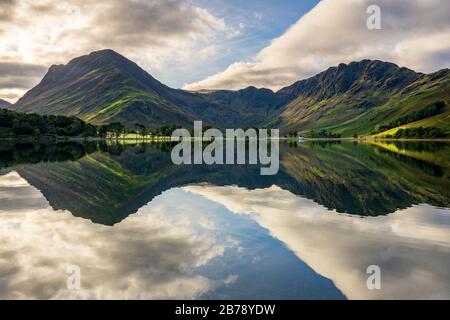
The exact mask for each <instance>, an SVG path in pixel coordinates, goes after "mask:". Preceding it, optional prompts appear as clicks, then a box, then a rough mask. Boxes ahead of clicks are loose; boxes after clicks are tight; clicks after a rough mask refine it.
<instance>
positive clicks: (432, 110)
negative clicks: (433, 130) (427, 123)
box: [374, 101, 446, 133]
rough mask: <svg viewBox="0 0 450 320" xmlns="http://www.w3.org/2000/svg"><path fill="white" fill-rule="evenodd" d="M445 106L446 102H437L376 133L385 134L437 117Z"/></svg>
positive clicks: (390, 123)
mask: <svg viewBox="0 0 450 320" xmlns="http://www.w3.org/2000/svg"><path fill="white" fill-rule="evenodd" d="M445 106H446V103H445V102H444V101H436V102H434V103H431V104H429V105H427V106H425V107H424V108H422V109H420V110H417V111H414V112H410V113H408V114H406V115H404V116H402V117H400V118H398V119H396V120H394V121H391V122H389V123H388V124H386V125H382V126H379V127H377V128H376V129H375V132H374V133H380V132H384V131H387V130H390V129H392V128H396V127H399V126H403V125H405V124H408V123H411V122H415V121H419V120H422V119H426V118H429V117H432V116H435V115H437V114H439V113H440V112H441V111H442V109H443V108H444V107H445Z"/></svg>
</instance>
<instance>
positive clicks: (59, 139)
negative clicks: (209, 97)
mask: <svg viewBox="0 0 450 320" xmlns="http://www.w3.org/2000/svg"><path fill="white" fill-rule="evenodd" d="M221 139H223V140H228V139H226V138H221ZM190 140H191V141H198V140H197V139H196V138H190ZM267 140H280V141H289V142H298V143H303V142H308V141H350V142H355V141H356V142H377V141H388V142H389V141H392V142H396V141H408V142H414V141H416V142H420V141H423V142H427V141H428V142H450V138H439V139H421V138H402V139H393V138H371V137H364V138H351V137H349V138H304V139H303V140H302V141H299V140H298V138H289V137H279V138H276V139H272V138H270V137H269V138H267ZM0 141H11V142H23V143H32V142H39V143H59V142H96V141H98V142H102V141H104V142H113V141H129V142H136V143H147V142H179V141H180V140H179V139H175V138H172V137H170V136H158V137H153V138H144V139H142V138H141V139H136V138H99V137H34V136H19V137H0ZM203 141H205V142H211V140H203Z"/></svg>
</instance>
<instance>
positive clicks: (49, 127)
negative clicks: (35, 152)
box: [0, 109, 96, 136]
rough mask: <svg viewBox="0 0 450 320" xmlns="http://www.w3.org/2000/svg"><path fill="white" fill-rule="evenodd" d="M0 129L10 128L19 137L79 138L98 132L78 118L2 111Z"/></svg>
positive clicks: (0, 113) (0, 111)
mask: <svg viewBox="0 0 450 320" xmlns="http://www.w3.org/2000/svg"><path fill="white" fill-rule="evenodd" d="M0 127H2V128H9V129H11V130H12V131H13V132H14V133H15V134H17V135H40V134H45V135H59V136H79V135H91V134H92V133H94V132H96V128H95V126H93V125H91V124H88V123H85V122H84V121H83V120H80V119H78V118H76V117H65V116H54V115H50V116H41V115H38V114H34V113H30V114H27V113H19V112H14V111H10V110H5V109H0Z"/></svg>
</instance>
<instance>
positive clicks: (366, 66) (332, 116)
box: [269, 60, 450, 136]
mask: <svg viewBox="0 0 450 320" xmlns="http://www.w3.org/2000/svg"><path fill="white" fill-rule="evenodd" d="M277 95H278V96H280V97H282V98H283V97H284V99H286V100H288V101H289V99H290V98H293V99H292V101H291V102H288V103H287V105H286V107H285V108H284V110H283V112H281V114H280V115H279V116H278V117H276V118H273V119H272V120H271V121H270V122H269V123H270V125H272V126H279V127H281V128H283V130H284V131H290V130H299V131H300V132H302V133H307V132H310V131H312V130H314V131H319V130H326V131H330V132H335V133H341V134H342V135H343V136H351V135H353V134H355V133H356V134H360V135H361V134H362V135H368V134H370V133H371V132H373V131H374V130H375V129H376V128H377V126H382V125H383V124H387V123H388V122H390V121H392V120H393V119H395V118H399V117H402V116H403V115H405V114H407V113H409V112H412V111H415V110H419V109H420V108H423V107H424V106H426V105H427V104H429V103H432V102H435V101H438V100H443V101H447V102H448V101H449V100H450V70H448V69H445V70H441V71H439V72H436V73H433V74H429V75H426V74H421V73H416V72H414V71H412V70H409V69H406V68H399V67H398V66H396V65H395V64H392V63H386V62H381V61H371V60H363V61H361V62H353V63H350V64H349V65H344V64H341V65H339V66H338V67H335V68H330V69H328V70H327V71H325V72H322V73H320V74H318V75H317V76H314V77H312V78H310V79H306V80H302V81H299V82H297V83H295V84H294V85H292V86H290V87H287V88H284V89H281V90H280V91H279V92H277ZM445 112H448V109H446V110H443V113H445ZM431 120H432V121H430V122H429V123H427V125H429V126H437V127H441V128H445V129H446V130H448V128H450V122H448V116H446V115H445V114H444V115H439V116H436V117H435V119H431ZM434 120H435V121H434Z"/></svg>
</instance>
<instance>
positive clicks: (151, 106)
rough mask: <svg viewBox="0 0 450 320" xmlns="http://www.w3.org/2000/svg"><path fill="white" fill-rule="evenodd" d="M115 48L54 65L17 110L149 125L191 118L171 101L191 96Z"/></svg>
mask: <svg viewBox="0 0 450 320" xmlns="http://www.w3.org/2000/svg"><path fill="white" fill-rule="evenodd" d="M178 95H179V92H177V90H173V89H171V88H169V87H167V86H165V85H163V84H162V83H160V82H159V81H157V80H156V79H154V78H153V77H152V76H150V75H149V74H148V73H147V72H145V71H144V70H142V69H141V68H140V67H139V66H138V65H137V64H135V63H133V62H131V61H130V60H128V59H126V58H125V57H123V56H121V55H120V54H118V53H116V52H114V51H112V50H103V51H98V52H93V53H91V54H89V55H87V56H82V57H79V58H76V59H73V60H72V61H70V62H69V63H68V64H67V65H58V66H52V67H50V69H49V70H48V72H47V74H46V75H45V77H44V78H43V79H42V81H41V82H40V83H39V84H38V85H37V86H36V87H34V88H33V89H31V90H30V91H28V92H27V93H26V94H25V96H23V97H22V98H21V99H19V101H17V103H16V104H15V105H14V106H13V109H14V110H16V111H21V112H37V113H40V114H62V115H74V116H77V117H80V118H82V119H83V120H86V121H90V122H93V123H97V124H100V123H108V122H115V121H120V122H123V123H125V124H127V125H130V124H134V123H135V122H141V123H144V124H147V125H149V126H152V125H153V126H160V125H163V124H173V123H178V124H181V125H188V124H190V123H191V122H192V119H191V117H190V116H189V115H188V114H186V113H185V112H183V110H181V109H179V108H177V107H176V106H175V105H174V104H173V103H172V101H173V100H176V99H178V98H180V99H183V98H186V99H188V97H187V96H188V95H189V94H188V93H184V92H180V97H178Z"/></svg>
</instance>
